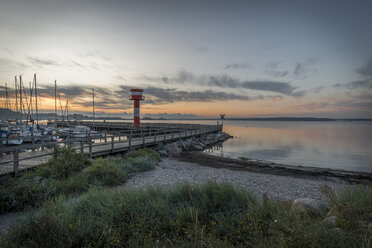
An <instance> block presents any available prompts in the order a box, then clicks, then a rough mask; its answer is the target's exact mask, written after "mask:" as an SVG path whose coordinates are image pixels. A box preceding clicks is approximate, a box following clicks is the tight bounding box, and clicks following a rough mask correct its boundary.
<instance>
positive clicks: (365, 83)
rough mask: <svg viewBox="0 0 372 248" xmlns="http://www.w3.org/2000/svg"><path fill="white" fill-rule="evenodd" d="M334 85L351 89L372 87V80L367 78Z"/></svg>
mask: <svg viewBox="0 0 372 248" xmlns="http://www.w3.org/2000/svg"><path fill="white" fill-rule="evenodd" d="M334 87H335V88H346V89H350V90H353V89H358V88H372V80H371V79H365V80H358V81H352V82H350V83H346V84H335V85H334Z"/></svg>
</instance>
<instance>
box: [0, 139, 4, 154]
mask: <svg viewBox="0 0 372 248" xmlns="http://www.w3.org/2000/svg"><path fill="white" fill-rule="evenodd" d="M2 151H3V141H2V140H1V139H0V157H2V156H3V152H2Z"/></svg>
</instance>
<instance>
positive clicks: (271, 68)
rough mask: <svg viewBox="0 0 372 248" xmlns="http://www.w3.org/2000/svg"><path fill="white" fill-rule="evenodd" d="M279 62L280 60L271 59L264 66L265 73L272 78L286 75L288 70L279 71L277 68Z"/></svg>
mask: <svg viewBox="0 0 372 248" xmlns="http://www.w3.org/2000/svg"><path fill="white" fill-rule="evenodd" d="M280 63H281V62H280V61H272V62H270V63H268V64H267V65H266V66H265V67H266V70H265V73H266V74H268V75H270V76H272V77H274V78H278V77H285V76H287V75H288V74H289V71H281V70H278V69H277V68H278V66H279V65H280Z"/></svg>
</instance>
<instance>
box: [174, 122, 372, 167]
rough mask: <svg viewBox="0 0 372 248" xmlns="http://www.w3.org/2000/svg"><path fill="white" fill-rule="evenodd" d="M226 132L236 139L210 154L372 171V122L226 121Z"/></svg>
mask: <svg viewBox="0 0 372 248" xmlns="http://www.w3.org/2000/svg"><path fill="white" fill-rule="evenodd" d="M169 122H175V121H169ZM179 122H182V123H185V122H186V123H203V124H216V122H215V121H179ZM224 131H225V132H227V133H229V134H231V135H233V136H234V138H233V139H230V140H228V141H226V142H224V144H223V145H222V148H218V149H212V150H211V151H207V152H208V153H212V154H215V155H220V156H227V157H233V158H239V157H246V158H252V159H259V160H266V161H272V162H276V163H282V164H290V165H303V166H313V167H322V168H331V169H342V170H350V171H363V172H372V122H368V121H366V122H362V121H361V122H357V121H356V122H346V121H345V122H341V121H333V122H297V121H225V122H224Z"/></svg>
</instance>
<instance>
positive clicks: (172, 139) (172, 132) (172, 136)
mask: <svg viewBox="0 0 372 248" xmlns="http://www.w3.org/2000/svg"><path fill="white" fill-rule="evenodd" d="M173 140H174V130H172V141H173Z"/></svg>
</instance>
